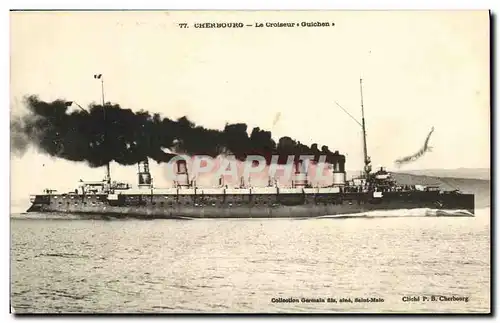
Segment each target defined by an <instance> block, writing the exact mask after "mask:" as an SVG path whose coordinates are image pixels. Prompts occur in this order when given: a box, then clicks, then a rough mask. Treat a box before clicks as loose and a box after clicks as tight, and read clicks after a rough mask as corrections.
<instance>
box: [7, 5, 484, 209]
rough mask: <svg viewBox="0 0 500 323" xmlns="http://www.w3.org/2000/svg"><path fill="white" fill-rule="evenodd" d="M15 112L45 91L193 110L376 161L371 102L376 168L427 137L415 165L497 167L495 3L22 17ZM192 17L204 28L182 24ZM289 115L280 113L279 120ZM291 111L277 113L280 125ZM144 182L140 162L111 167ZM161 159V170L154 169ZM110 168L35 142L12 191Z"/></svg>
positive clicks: (165, 110) (196, 116)
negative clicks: (231, 25)
mask: <svg viewBox="0 0 500 323" xmlns="http://www.w3.org/2000/svg"><path fill="white" fill-rule="evenodd" d="M10 18H11V23H10V24H11V43H10V45H11V49H10V55H11V56H10V58H11V71H10V80H11V83H10V87H11V88H10V93H11V97H10V99H11V105H10V108H11V113H12V115H20V114H22V113H24V107H23V97H24V96H26V95H31V94H35V95H38V96H39V98H40V99H42V100H45V101H52V100H56V99H66V100H72V101H75V102H77V103H78V104H80V105H82V106H86V105H88V104H90V103H93V102H100V100H101V84H100V82H98V81H96V80H94V79H93V75H94V74H96V73H102V74H103V76H104V87H105V99H106V101H111V102H113V103H118V104H120V105H121V106H122V107H124V108H130V109H132V110H134V111H139V110H141V109H142V110H148V111H150V112H158V113H160V114H161V115H162V116H165V117H169V118H178V117H181V116H187V117H188V118H189V119H191V120H192V121H194V122H195V123H196V124H200V125H203V126H205V127H208V128H216V129H222V128H223V127H224V125H225V124H226V123H227V122H229V123H235V122H245V123H247V124H248V125H249V127H250V129H249V130H251V129H252V128H253V127H256V126H258V127H260V128H263V129H266V130H271V131H272V133H273V138H274V139H275V140H278V139H279V138H280V137H282V136H290V137H292V138H293V139H296V140H299V141H300V142H302V143H305V144H308V145H310V144H312V143H318V145H320V146H321V145H327V146H328V147H329V148H330V150H332V151H335V150H339V151H340V152H341V153H342V154H345V155H346V158H347V162H346V169H348V170H358V169H361V168H362V166H363V150H362V136H361V129H360V127H359V125H358V124H357V123H356V122H354V121H353V120H352V119H351V118H350V117H349V116H348V115H346V114H345V113H344V112H343V111H342V110H341V109H340V108H339V107H338V106H337V105H336V103H335V102H338V103H339V104H340V105H341V106H343V107H344V108H345V109H347V110H348V111H349V113H351V114H352V115H354V116H355V117H356V118H358V119H361V117H360V87H359V79H360V78H363V97H364V107H365V118H366V128H367V134H368V135H367V142H368V154H369V156H371V159H372V161H373V165H374V166H379V165H380V166H386V167H388V168H389V169H394V170H395V167H394V160H396V159H398V158H400V157H404V156H407V155H411V154H413V153H415V152H416V151H418V149H420V147H421V146H422V145H423V142H424V141H425V138H426V136H427V134H428V132H429V131H430V129H431V128H432V127H434V128H435V131H434V133H433V135H432V137H431V140H430V145H431V146H432V147H433V151H432V152H429V153H427V154H426V155H424V156H423V157H422V158H421V159H419V160H418V161H416V162H414V163H412V164H409V165H406V166H404V167H403V168H401V169H400V170H401V171H404V169H427V168H431V169H436V168H447V169H452V168H460V167H463V168H485V167H486V168H488V167H490V137H489V134H490V101H489V100H490V81H489V80H490V75H489V73H490V66H489V16H488V12H487V11H435V12H433V11H420V12H419V11H393V12H391V11H323V12H320V11H299V12H278V11H275V12H258V11H254V12H251V11H249V12H229V11H228V12H210V11H199V12H182V11H174V12H160V11H158V12H127V11H123V12H11V14H10ZM303 21H305V22H314V21H328V22H330V23H332V22H333V23H335V26H333V27H310V28H251V27H245V28H241V29H197V28H194V27H193V24H194V23H203V22H243V23H244V24H254V23H257V22H263V23H265V22H303ZM179 23H188V24H190V26H191V27H190V28H188V29H183V28H179V26H178V24H179ZM278 114H279V118H278V120H277V118H276V116H277V115H278ZM276 120H277V121H276ZM111 167H112V168H111V170H112V176H113V177H114V178H116V177H118V178H117V179H119V180H128V181H131V182H132V183H134V184H135V183H136V179H135V173H136V171H137V169H136V167H134V166H129V167H123V166H119V165H116V164H114V163H113V164H112V165H111ZM161 167H162V166H161V165H156V163H155V165H152V167H151V168H152V173H153V177H155V176H156V178H158V177H160V176H161V173H162V171H161ZM103 173H104V169H102V168H99V169H90V168H89V167H88V166H87V165H85V164H79V163H73V162H68V161H64V160H58V159H55V158H52V157H48V156H44V155H41V154H40V153H39V152H37V151H36V150H35V149H30V150H29V151H27V152H26V153H25V154H24V155H22V156H17V155H12V156H11V194H12V198H13V199H15V198H16V197H22V196H27V195H28V194H29V193H30V192H37V191H39V190H41V189H43V188H47V187H59V186H61V187H68V188H69V189H71V188H73V187H74V186H75V185H76V182H77V181H78V180H79V179H80V178H83V179H86V180H100V179H102V177H103Z"/></svg>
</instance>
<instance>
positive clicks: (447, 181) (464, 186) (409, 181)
mask: <svg viewBox="0 0 500 323" xmlns="http://www.w3.org/2000/svg"><path fill="white" fill-rule="evenodd" d="M392 177H393V178H394V179H395V180H396V181H397V182H398V183H400V184H402V185H416V184H420V185H436V186H439V187H440V188H441V189H443V190H454V189H458V190H460V191H462V192H463V193H472V194H474V195H475V197H476V207H486V206H489V205H490V181H489V179H488V180H484V179H475V178H453V177H444V176H443V177H435V176H425V175H413V174H406V173H392Z"/></svg>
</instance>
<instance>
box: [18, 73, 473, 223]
mask: <svg viewBox="0 0 500 323" xmlns="http://www.w3.org/2000/svg"><path fill="white" fill-rule="evenodd" d="M360 87H361V114H362V121H361V122H358V123H359V124H360V126H361V128H362V134H363V136H362V137H363V142H362V144H363V154H364V169H363V171H362V172H361V174H360V176H357V177H354V178H352V179H350V180H347V178H346V171H345V162H346V158H345V156H344V155H342V154H340V153H338V151H336V152H335V153H334V155H335V159H334V160H333V162H331V163H330V164H331V174H330V175H331V179H332V180H331V183H329V184H328V185H325V186H322V187H319V186H316V187H313V185H312V184H311V182H310V181H309V178H308V172H307V167H304V165H305V163H304V161H303V160H300V159H298V158H295V159H294V160H293V165H294V172H293V176H292V181H291V185H289V186H286V187H280V185H278V182H277V181H273V180H271V178H270V179H269V182H268V185H267V186H263V187H252V186H251V185H249V183H245V181H244V180H242V181H241V184H240V186H239V187H231V188H229V187H228V186H227V185H225V184H224V180H223V178H220V179H219V185H218V186H216V187H198V186H197V185H196V182H195V181H193V180H192V179H190V176H189V172H190V170H189V169H188V167H187V163H186V161H185V160H182V159H180V160H177V161H176V162H175V165H174V166H175V167H174V169H175V174H174V176H175V180H174V186H173V187H170V188H157V187H155V186H154V185H153V179H152V176H151V173H150V170H149V162H148V160H147V159H145V160H143V161H140V162H139V163H138V164H137V167H138V174H137V179H138V185H137V187H132V186H131V185H130V184H128V183H123V182H116V181H111V176H110V167H109V163H108V164H107V167H106V172H105V176H104V179H103V180H101V181H95V182H88V181H80V184H79V186H78V187H77V188H76V189H75V190H74V191H71V192H67V193H58V192H57V191H55V190H52V189H45V190H44V191H43V193H42V194H36V195H30V202H31V206H30V207H29V209H28V210H27V212H53V213H67V214H82V215H89V216H92V215H97V216H111V217H136V218H144V219H155V218H163V219H196V218H311V217H322V216H341V215H346V214H359V213H364V212H368V211H374V210H398V209H422V208H425V209H433V210H438V211H439V210H443V211H448V210H449V211H455V210H460V211H466V212H467V213H468V214H469V215H472V216H473V215H474V195H473V194H465V193H462V192H460V191H458V190H450V191H444V190H442V189H441V188H440V187H439V186H423V185H400V184H398V183H397V182H396V181H395V180H394V179H393V177H392V176H391V173H390V172H388V171H387V170H386V169H384V168H383V167H380V168H378V169H377V170H376V171H375V172H372V166H371V160H370V157H368V152H367V143H366V127H365V117H364V107H363V94H362V81H361V80H360ZM427 141H428V140H427ZM427 141H426V144H427ZM296 157H298V156H296ZM445 214H446V213H445Z"/></svg>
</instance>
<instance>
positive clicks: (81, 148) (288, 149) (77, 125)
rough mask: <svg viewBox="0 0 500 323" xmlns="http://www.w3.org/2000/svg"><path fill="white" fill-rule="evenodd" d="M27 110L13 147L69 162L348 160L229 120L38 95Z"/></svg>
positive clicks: (15, 129)
mask: <svg viewBox="0 0 500 323" xmlns="http://www.w3.org/2000/svg"><path fill="white" fill-rule="evenodd" d="M25 102H26V106H27V108H28V111H29V112H28V113H27V114H26V115H24V116H23V117H21V118H20V119H17V120H14V121H12V122H11V132H12V138H13V140H12V142H11V145H12V149H13V150H14V151H18V152H19V151H21V152H22V151H23V150H25V149H26V147H27V146H28V145H33V146H35V147H37V148H38V149H40V150H41V151H42V152H43V153H46V154H48V155H50V156H55V157H59V158H64V159H67V160H71V161H78V162H87V163H88V164H89V165H90V166H91V167H99V166H103V165H105V164H107V163H108V162H111V161H115V162H117V163H119V164H122V165H132V164H135V163H137V162H139V161H142V160H145V159H146V158H147V157H149V158H152V159H153V160H155V161H157V162H159V163H160V162H168V161H169V160H170V159H171V158H173V157H174V156H175V154H174V153H165V152H164V149H165V148H167V149H169V150H171V151H173V152H175V153H183V154H188V155H209V156H212V157H217V156H218V155H220V154H227V153H230V154H233V155H234V156H235V157H236V158H237V159H238V160H244V159H245V158H246V156H247V155H261V156H263V157H265V158H266V161H267V163H268V164H269V163H270V162H271V157H272V155H279V159H278V163H280V164H284V163H286V162H287V158H288V156H289V155H295V158H296V160H297V159H298V157H299V156H300V155H314V156H315V161H318V158H319V156H320V155H326V162H328V163H333V162H339V161H340V162H341V163H343V162H344V161H345V157H344V156H343V155H340V154H339V153H338V152H335V153H333V152H331V151H330V150H329V149H328V147H327V146H322V147H321V149H319V148H318V145H317V144H313V145H311V147H308V146H306V145H303V144H301V143H300V142H296V141H295V140H293V139H291V138H290V137H282V138H281V139H279V141H278V142H277V143H276V142H275V141H274V140H273V139H272V137H271V132H269V131H264V130H261V129H260V128H254V129H253V130H252V132H251V134H250V136H248V133H247V125H246V124H243V123H237V124H226V126H225V128H224V130H222V131H220V130H213V129H206V128H204V127H201V126H197V125H195V124H194V123H192V122H191V121H190V120H188V119H187V118H186V117H182V118H180V119H178V120H171V119H169V118H161V117H160V115H159V114H156V113H155V114H150V113H148V112H145V111H140V112H133V111H132V110H130V109H123V108H121V107H120V106H119V105H117V104H109V103H108V104H106V105H105V106H102V105H96V104H92V105H90V106H89V107H88V108H87V109H86V110H84V109H83V108H82V109H80V110H76V111H69V107H68V105H70V104H68V102H66V101H63V100H57V101H54V102H44V101H41V100H39V99H38V97H36V96H29V97H27V98H26V99H25Z"/></svg>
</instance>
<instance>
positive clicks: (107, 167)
mask: <svg viewBox="0 0 500 323" xmlns="http://www.w3.org/2000/svg"><path fill="white" fill-rule="evenodd" d="M94 78H95V79H99V80H101V94H102V111H103V114H104V120H106V109H105V107H104V105H105V100H104V77H103V75H102V74H94ZM104 180H105V181H106V182H107V183H108V184H111V171H110V167H109V162H108V163H107V164H106V173H105V178H104Z"/></svg>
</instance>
